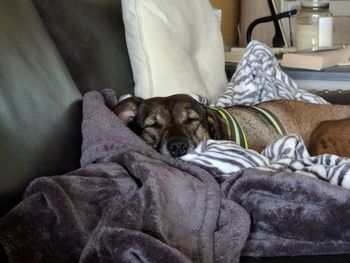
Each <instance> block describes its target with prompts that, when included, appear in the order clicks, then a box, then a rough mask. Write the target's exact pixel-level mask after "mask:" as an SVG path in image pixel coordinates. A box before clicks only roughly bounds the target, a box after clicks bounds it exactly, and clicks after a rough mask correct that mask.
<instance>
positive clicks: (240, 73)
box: [213, 40, 327, 107]
mask: <svg viewBox="0 0 350 263" xmlns="http://www.w3.org/2000/svg"><path fill="white" fill-rule="evenodd" d="M278 99H293V100H295V99H296V100H303V101H306V102H310V103H327V102H326V101H325V100H324V99H322V98H321V97H320V96H317V95H315V94H312V93H310V92H308V91H305V90H303V89H300V88H298V86H297V84H296V83H295V81H294V80H293V79H291V78H290V77H289V76H288V75H287V74H286V73H285V72H284V71H283V70H281V68H280V66H279V65H278V62H277V59H276V57H275V56H274V54H273V52H272V50H271V49H270V48H269V47H268V46H266V45H265V44H263V43H260V42H259V41H256V40H254V41H251V42H250V43H249V44H248V46H247V47H246V50H245V53H244V55H243V58H242V60H241V61H240V63H239V64H238V65H237V68H236V72H235V73H234V74H233V76H232V78H231V80H230V82H229V83H228V85H227V87H226V90H225V92H224V93H223V94H221V96H220V97H219V98H218V99H217V100H215V101H213V103H214V104H215V105H216V106H219V107H229V106H233V105H247V106H249V105H254V104H258V103H261V102H264V101H270V100H278Z"/></svg>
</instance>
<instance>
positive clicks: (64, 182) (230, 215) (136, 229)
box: [0, 92, 350, 263]
mask: <svg viewBox="0 0 350 263" xmlns="http://www.w3.org/2000/svg"><path fill="white" fill-rule="evenodd" d="M83 107H84V108H83V115H84V119H83V123H82V132H83V146H82V158H81V165H82V168H81V169H79V170H76V171H72V172H70V173H68V174H65V175H60V176H51V177H43V178H38V179H36V180H34V181H33V182H32V183H31V184H30V185H29V187H28V188H27V190H26V192H25V194H24V197H23V201H22V202H21V203H20V204H19V205H18V206H17V207H15V208H14V209H13V210H12V211H11V212H10V213H8V214H7V215H6V216H5V217H3V218H2V219H1V220H0V241H1V243H2V244H3V245H4V247H5V249H6V251H7V253H8V254H9V256H10V260H11V262H78V261H79V262H159V263H160V262H181V263H184V262H238V261H239V258H240V255H242V254H243V255H250V256H279V255H313V254H327V253H329V254H340V253H350V221H349V220H348V218H349V217H350V205H349V204H350V191H348V190H346V189H343V188H341V187H337V186H333V185H331V184H329V183H327V182H324V181H321V180H318V179H314V178H310V177H306V176H300V175H295V174H293V173H289V172H271V171H261V170H257V169H252V168H250V169H244V170H240V171H238V172H236V173H233V174H231V176H230V177H229V178H228V179H226V180H225V182H224V183H223V184H222V185H221V186H220V185H219V184H218V183H217V182H216V180H215V179H214V177H213V175H212V174H210V173H209V172H207V171H206V170H204V169H202V168H200V167H199V166H196V165H193V164H191V163H189V162H185V161H182V160H175V159H171V158H168V157H166V156H162V155H160V154H158V153H157V152H155V151H154V150H153V149H151V148H150V147H149V146H147V145H146V144H145V143H144V142H143V141H141V140H140V139H139V138H138V137H137V136H135V135H134V134H133V133H132V132H131V131H130V130H128V129H127V128H126V127H125V126H123V124H122V123H121V122H120V121H119V119H118V118H117V117H116V116H115V115H114V114H113V113H112V112H111V111H110V110H109V108H108V107H107V106H106V105H105V100H104V98H103V96H102V95H101V94H100V93H98V92H90V93H87V94H86V95H85V96H84V103H83Z"/></svg>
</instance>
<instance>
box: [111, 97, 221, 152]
mask: <svg viewBox="0 0 350 263" xmlns="http://www.w3.org/2000/svg"><path fill="white" fill-rule="evenodd" d="M113 111H114V112H115V113H116V114H117V115H118V117H119V118H120V119H121V120H122V121H123V123H124V124H126V125H127V126H128V127H129V128H130V129H131V130H133V131H134V132H135V133H136V134H137V135H139V136H140V137H141V138H142V139H143V140H144V141H145V142H146V143H148V144H149V145H151V146H152V147H153V148H154V149H156V150H157V151H159V152H160V153H162V154H166V155H170V156H172V157H180V156H182V155H185V154H186V153H188V152H189V151H191V150H193V149H194V148H195V147H196V146H197V145H198V143H200V142H201V141H204V140H207V139H209V138H215V134H214V133H215V132H214V130H213V127H214V126H215V125H214V126H213V123H214V122H215V120H214V118H213V117H212V114H211V113H212V111H211V110H210V109H208V108H207V107H206V106H205V105H202V104H200V103H199V102H197V101H196V100H194V99H193V98H192V97H190V96H188V95H173V96H169V97H156V98H151V99H147V100H143V99H141V98H138V97H131V98H128V99H125V100H123V101H121V102H120V103H118V104H117V105H116V107H115V108H114V109H113Z"/></svg>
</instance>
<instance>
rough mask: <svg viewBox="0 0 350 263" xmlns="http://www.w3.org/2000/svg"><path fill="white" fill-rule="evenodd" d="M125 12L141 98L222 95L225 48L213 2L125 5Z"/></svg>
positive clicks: (149, 0)
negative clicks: (173, 95) (178, 95)
mask: <svg viewBox="0 0 350 263" xmlns="http://www.w3.org/2000/svg"><path fill="white" fill-rule="evenodd" d="M122 8H123V18H124V24H125V34H126V41H127V46H128V51H129V56H130V60H131V66H132V70H133V75H134V78H135V95H136V96H139V97H142V98H149V97H155V96H167V95H171V94H176V93H193V94H199V95H202V96H206V97H208V98H210V99H216V98H217V97H218V96H219V95H221V94H222V93H223V91H224V89H225V86H226V84H227V78H226V75H225V58H224V45H223V39H222V35H221V31H220V27H219V24H218V22H217V21H216V19H215V16H214V12H213V9H212V7H211V5H210V3H209V1H208V0H197V1H188V0H177V1H173V0H143V1H140V0H123V1H122Z"/></svg>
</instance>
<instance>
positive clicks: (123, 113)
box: [113, 97, 143, 126]
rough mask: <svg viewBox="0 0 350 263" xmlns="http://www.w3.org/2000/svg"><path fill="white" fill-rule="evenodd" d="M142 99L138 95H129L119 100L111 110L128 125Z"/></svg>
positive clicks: (132, 119)
mask: <svg viewBox="0 0 350 263" xmlns="http://www.w3.org/2000/svg"><path fill="white" fill-rule="evenodd" d="M142 101H143V99H141V98H140V97H129V98H126V99H124V100H122V101H121V102H119V103H118V104H117V105H116V106H115V107H114V108H113V112H114V113H115V114H116V115H117V116H118V117H119V119H120V120H121V121H122V122H123V123H124V124H125V125H126V126H128V125H129V124H130V123H132V122H133V121H134V119H135V117H136V115H137V110H138V106H139V104H140V103H141V102H142Z"/></svg>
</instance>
